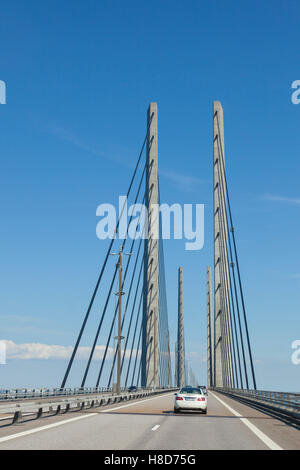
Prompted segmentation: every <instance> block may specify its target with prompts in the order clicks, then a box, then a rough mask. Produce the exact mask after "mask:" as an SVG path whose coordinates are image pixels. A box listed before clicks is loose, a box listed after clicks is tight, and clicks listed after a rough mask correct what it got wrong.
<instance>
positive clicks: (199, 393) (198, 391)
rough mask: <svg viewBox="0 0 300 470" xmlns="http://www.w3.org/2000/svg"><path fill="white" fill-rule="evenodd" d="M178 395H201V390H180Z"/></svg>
mask: <svg viewBox="0 0 300 470" xmlns="http://www.w3.org/2000/svg"><path fill="white" fill-rule="evenodd" d="M180 393H189V394H191V395H195V394H197V395H202V390H201V389H200V388H182V389H181V390H180Z"/></svg>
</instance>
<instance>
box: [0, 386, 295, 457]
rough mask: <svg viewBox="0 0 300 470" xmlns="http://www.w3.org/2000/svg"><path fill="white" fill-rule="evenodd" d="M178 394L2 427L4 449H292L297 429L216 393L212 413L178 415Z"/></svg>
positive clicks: (0, 440) (210, 405)
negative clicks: (175, 401) (176, 405)
mask: <svg viewBox="0 0 300 470" xmlns="http://www.w3.org/2000/svg"><path fill="white" fill-rule="evenodd" d="M173 403H174V394H173V393H170V394H165V395H159V396H154V397H150V398H144V399H141V400H137V401H135V402H131V403H127V404H117V405H111V406H108V407H102V408H95V409H92V410H86V411H84V412H72V413H69V414H65V415H59V416H47V417H44V418H41V419H38V420H29V421H27V422H23V423H20V424H17V425H14V426H1V425H0V450H2V449H11V450H17V449H25V450H26V449H27V450H33V449H34V450H54V449H57V450H60V449H62V450H68V449H70V450H71V449H85V450H89V449H90V450H95V449H103V450H130V449H131V450H196V449H200V450H201V449H208V450H212V449H226V450H231V449H232V450H239V449H242V450H243V449H244V450H246V449H247V450H251V449H255V450H260V449H261V450H268V449H269V450H270V449H271V450H281V449H284V450H288V449H300V432H299V429H297V428H296V427H294V426H291V425H289V424H287V423H285V422H283V421H280V420H278V419H275V418H273V417H271V416H268V415H266V414H263V413H261V412H259V411H257V410H255V409H253V408H251V407H249V406H246V405H243V404H241V403H239V402H237V401H236V400H233V399H231V398H228V397H224V396H223V395H220V394H217V393H215V392H213V393H209V397H208V413H207V415H203V414H200V413H197V412H193V411H187V412H181V413H179V414H176V415H175V414H174V413H173Z"/></svg>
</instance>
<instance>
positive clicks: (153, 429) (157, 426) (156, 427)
mask: <svg viewBox="0 0 300 470" xmlns="http://www.w3.org/2000/svg"><path fill="white" fill-rule="evenodd" d="M158 428H160V424H157V425H156V426H154V428H152V429H151V431H156V430H157V429H158Z"/></svg>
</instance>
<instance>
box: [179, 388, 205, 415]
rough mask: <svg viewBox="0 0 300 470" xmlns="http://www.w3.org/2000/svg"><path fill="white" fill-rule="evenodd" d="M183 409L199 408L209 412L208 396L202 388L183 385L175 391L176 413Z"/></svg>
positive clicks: (198, 409) (203, 411)
mask: <svg viewBox="0 0 300 470" xmlns="http://www.w3.org/2000/svg"><path fill="white" fill-rule="evenodd" d="M181 410H197V411H202V413H204V414H206V413H207V398H206V396H205V395H204V393H203V392H202V390H201V389H200V388H194V387H183V388H182V389H181V390H180V391H179V392H177V393H175V401H174V413H179V411H181Z"/></svg>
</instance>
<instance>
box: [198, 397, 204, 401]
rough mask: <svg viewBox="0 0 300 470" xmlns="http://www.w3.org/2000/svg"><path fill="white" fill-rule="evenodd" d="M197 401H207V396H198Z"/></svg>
mask: <svg viewBox="0 0 300 470" xmlns="http://www.w3.org/2000/svg"><path fill="white" fill-rule="evenodd" d="M197 401H205V397H201V398H197Z"/></svg>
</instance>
